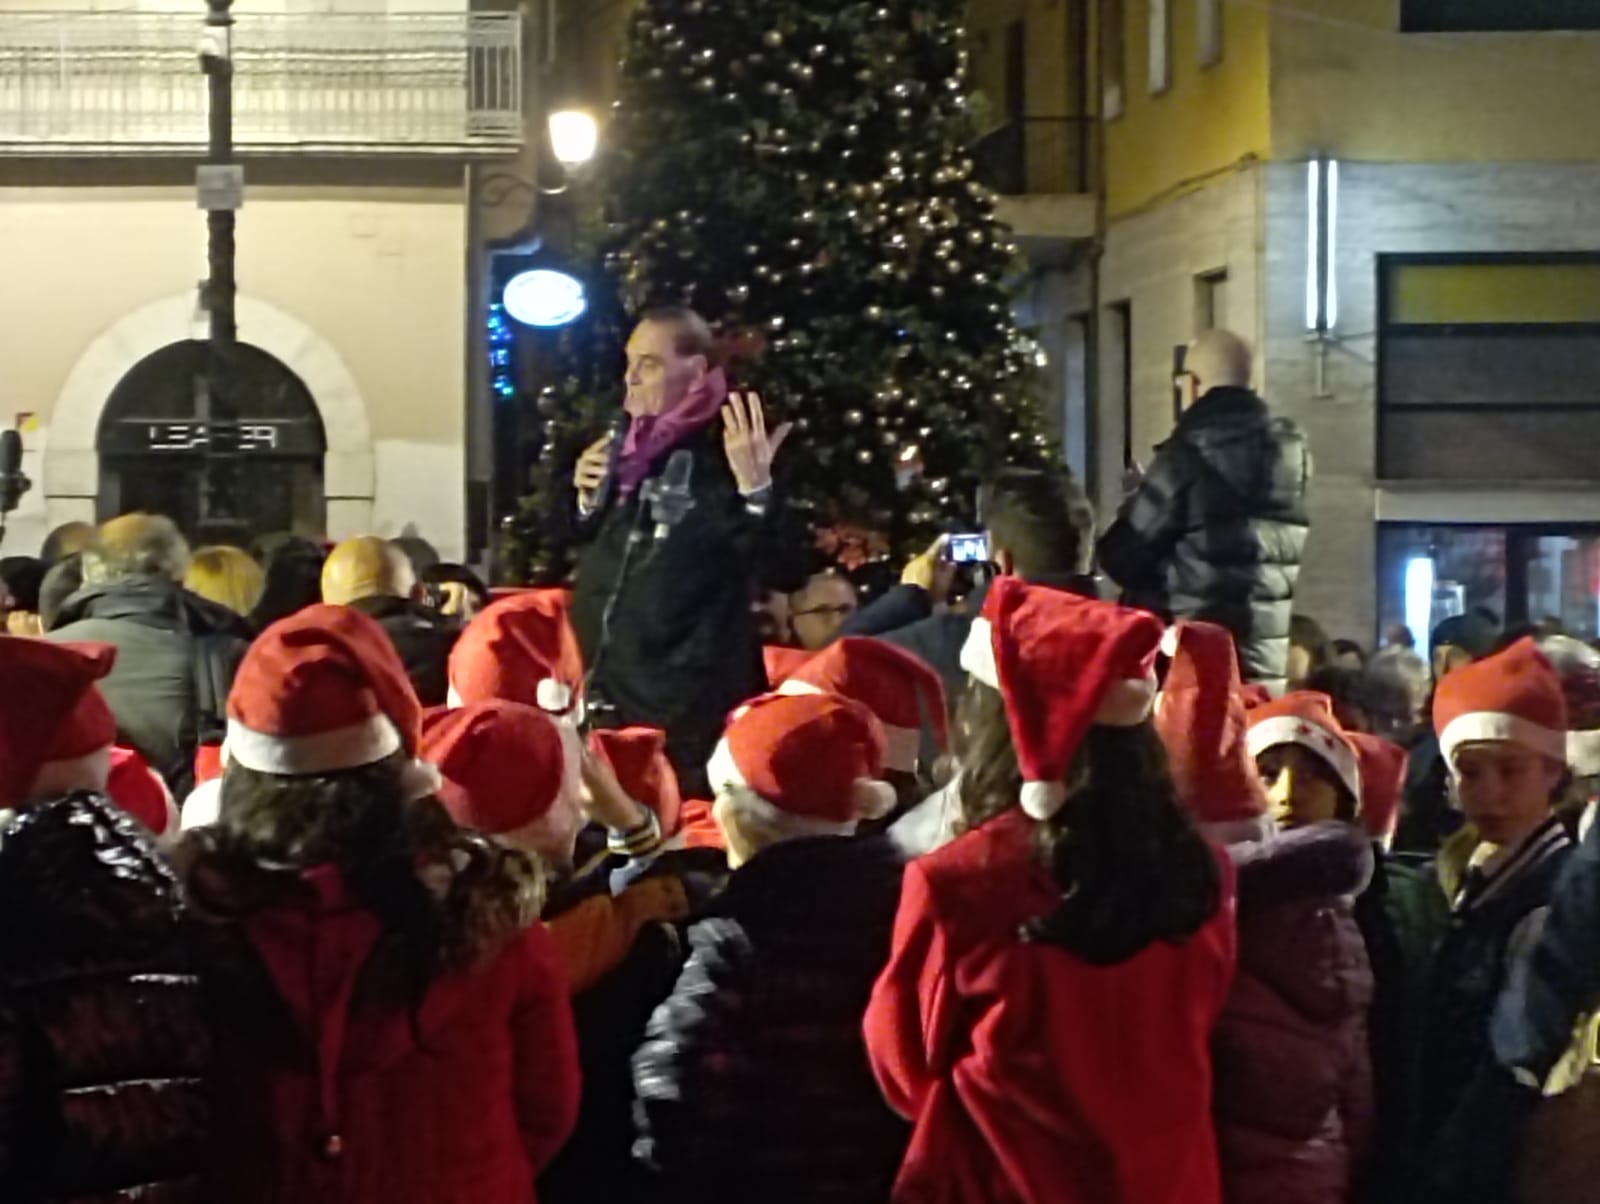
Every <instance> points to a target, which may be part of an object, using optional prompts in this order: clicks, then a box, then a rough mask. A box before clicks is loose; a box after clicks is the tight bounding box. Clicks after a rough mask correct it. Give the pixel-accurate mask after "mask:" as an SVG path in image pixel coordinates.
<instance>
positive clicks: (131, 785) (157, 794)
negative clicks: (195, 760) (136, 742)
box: [106, 747, 178, 838]
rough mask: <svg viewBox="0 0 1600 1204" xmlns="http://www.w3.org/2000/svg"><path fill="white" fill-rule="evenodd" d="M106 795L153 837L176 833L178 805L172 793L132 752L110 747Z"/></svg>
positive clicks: (141, 759) (159, 777)
mask: <svg viewBox="0 0 1600 1204" xmlns="http://www.w3.org/2000/svg"><path fill="white" fill-rule="evenodd" d="M106 793H107V794H109V795H110V796H111V801H112V802H114V803H116V804H117V806H119V807H121V808H122V809H123V810H124V811H126V812H127V813H128V814H129V815H131V816H133V818H134V819H136V820H138V821H139V822H140V823H141V824H143V825H144V826H145V827H146V828H149V829H150V831H151V833H152V834H153V835H155V836H159V837H163V838H165V837H169V836H172V835H175V834H176V833H177V830H178V805H177V803H175V802H174V801H173V798H172V792H171V791H170V790H168V789H167V784H166V783H165V782H163V781H162V780H161V776H160V775H159V774H157V773H156V771H155V770H153V769H151V768H150V763H149V762H148V761H146V760H145V759H144V758H143V757H141V756H140V755H139V754H138V753H137V752H135V751H134V750H133V749H131V748H121V747H113V748H112V750H111V777H110V779H109V780H108V781H107V782H106Z"/></svg>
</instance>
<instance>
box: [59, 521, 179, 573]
mask: <svg viewBox="0 0 1600 1204" xmlns="http://www.w3.org/2000/svg"><path fill="white" fill-rule="evenodd" d="M188 571H189V541H188V540H186V539H185V538H184V537H183V532H182V531H179V530H178V525H177V524H176V523H174V522H173V521H172V520H171V519H170V518H167V517H166V516H165V515H160V514H124V515H123V516H122V517H120V518H114V519H112V520H111V521H110V522H108V523H106V524H105V525H104V526H102V527H101V528H100V530H99V532H98V534H96V536H95V539H94V542H93V543H92V544H90V545H89V546H88V547H87V548H85V549H84V552H83V580H84V584H86V585H102V584H105V583H106V582H108V581H120V580H122V579H123V578H124V577H140V576H145V577H165V578H167V579H168V580H169V581H182V580H183V578H184V575H185V574H186V573H187V572H188Z"/></svg>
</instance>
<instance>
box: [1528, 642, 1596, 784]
mask: <svg viewBox="0 0 1600 1204" xmlns="http://www.w3.org/2000/svg"><path fill="white" fill-rule="evenodd" d="M1539 651H1540V652H1542V653H1544V658H1545V660H1547V661H1549V662H1550V667H1551V668H1552V669H1554V670H1555V671H1556V676H1557V677H1559V678H1560V679H1561V694H1562V697H1563V698H1565V699H1566V702H1567V726H1568V727H1569V728H1570V729H1571V730H1570V731H1569V732H1567V764H1568V765H1570V766H1571V767H1572V772H1573V774H1575V775H1576V776H1577V777H1580V778H1592V777H1596V776H1600V652H1596V651H1595V650H1594V649H1593V648H1591V647H1589V645H1588V644H1585V643H1584V642H1583V641H1582V640H1575V639H1573V638H1572V637H1571V636H1570V635H1552V636H1546V637H1545V638H1543V639H1541V640H1540V641H1539Z"/></svg>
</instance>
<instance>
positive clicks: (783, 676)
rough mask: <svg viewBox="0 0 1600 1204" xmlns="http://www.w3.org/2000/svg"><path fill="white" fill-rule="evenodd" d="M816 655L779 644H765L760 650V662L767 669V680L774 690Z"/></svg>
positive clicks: (802, 649)
mask: <svg viewBox="0 0 1600 1204" xmlns="http://www.w3.org/2000/svg"><path fill="white" fill-rule="evenodd" d="M815 655H816V653H814V652H808V651H807V650H806V649H804V648H785V647H784V646H783V645H781V644H767V645H765V646H764V647H763V648H762V649H761V661H762V664H764V665H765V666H766V669H767V680H768V681H769V682H771V683H772V688H773V689H774V690H776V689H777V688H778V687H779V686H781V685H782V684H783V683H784V682H786V681H788V680H789V678H790V677H792V676H793V675H794V674H796V673H798V672H799V671H800V669H801V668H802V667H804V665H805V664H806V662H807V661H809V660H810V659H811V658H812V657H813V656H815Z"/></svg>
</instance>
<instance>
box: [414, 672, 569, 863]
mask: <svg viewBox="0 0 1600 1204" xmlns="http://www.w3.org/2000/svg"><path fill="white" fill-rule="evenodd" d="M567 744H568V741H567V740H566V739H565V738H564V737H563V735H562V732H561V729H560V727H559V726H558V725H557V723H556V722H555V720H553V719H552V718H551V717H550V716H549V715H547V714H546V713H545V712H543V711H541V710H538V709H537V708H535V707H530V706H524V705H523V704H522V703H520V702H505V701H503V700H501V699H498V698H491V699H489V700H488V701H486V702H473V703H469V704H467V705H466V706H464V707H458V708H456V709H455V710H450V711H442V712H439V713H437V714H434V715H430V716H429V718H428V721H427V723H426V725H425V727H424V729H423V734H422V752H423V755H424V756H426V757H427V758H428V760H430V761H432V762H433V763H434V764H435V765H437V766H438V767H439V773H440V775H441V776H442V777H443V778H444V783H443V785H441V786H440V787H439V801H440V802H442V803H443V804H444V805H445V809H446V810H447V811H449V812H450V814H451V816H452V817H453V818H454V819H455V821H456V822H457V823H459V824H464V825H466V826H467V827H471V828H477V829H478V830H479V831H480V832H487V833H489V834H490V835H491V836H499V835H504V834H505V833H507V832H516V831H518V830H520V829H522V828H526V827H527V826H528V825H529V824H531V823H533V822H534V821H535V820H540V819H543V818H544V817H545V816H546V815H548V814H549V813H550V810H551V808H552V807H554V806H555V805H556V802H557V800H559V799H561V798H562V797H563V795H564V794H566V795H568V797H573V798H575V797H576V796H575V794H569V790H570V779H569V774H568V762H569V760H572V761H575V760H576V758H569V755H568V749H567Z"/></svg>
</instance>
